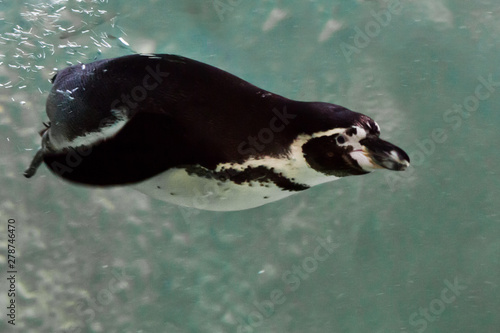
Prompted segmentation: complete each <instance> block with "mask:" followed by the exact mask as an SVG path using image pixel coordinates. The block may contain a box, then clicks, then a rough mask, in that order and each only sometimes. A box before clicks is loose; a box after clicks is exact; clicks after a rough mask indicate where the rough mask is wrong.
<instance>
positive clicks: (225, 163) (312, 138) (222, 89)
mask: <svg viewBox="0 0 500 333" xmlns="http://www.w3.org/2000/svg"><path fill="white" fill-rule="evenodd" d="M51 82H52V83H53V86H52V89H51V91H50V93H49V95H48V98H47V102H46V111H47V116H48V119H49V123H48V124H46V126H45V129H44V130H42V131H41V132H40V135H41V137H42V140H41V148H40V149H39V150H38V151H37V153H36V155H35V156H34V158H33V161H32V162H31V164H30V166H29V168H28V169H27V170H26V171H25V173H24V175H25V176H26V177H27V178H30V177H32V176H33V175H34V174H35V172H36V170H37V168H38V167H39V166H40V165H41V164H42V162H43V163H45V165H46V166H47V167H48V168H49V170H50V171H51V172H52V173H54V174H55V175H57V176H59V177H61V178H63V179H65V180H67V181H70V182H73V183H79V184H85V185H92V186H101V187H109V186H120V185H127V186H128V185H130V186H132V187H134V188H136V189H137V190H139V191H141V192H143V193H146V194H148V195H150V196H152V197H154V198H157V199H160V200H163V201H167V202H170V203H174V204H177V205H181V206H186V207H194V208H198V209H203V210H212V211H237V210H245V209H250V208H254V207H259V206H262V205H265V204H267V203H271V202H274V201H277V200H280V199H283V198H286V197H288V196H290V195H293V194H296V193H299V192H302V191H305V190H307V189H309V188H311V187H313V186H316V185H318V184H322V183H325V182H330V181H333V180H337V179H339V178H342V177H346V176H355V175H363V174H367V173H370V172H372V171H374V170H376V169H387V170H394V171H402V170H405V169H406V168H407V167H408V166H409V164H410V159H409V157H408V155H407V154H406V153H405V152H404V151H403V150H402V149H401V148H399V147H397V146H395V145H393V144H391V143H389V142H387V141H384V140H382V139H380V127H379V125H378V124H377V123H376V122H375V121H374V120H373V119H371V118H370V117H368V116H366V115H363V114H361V113H357V112H354V111H351V110H349V109H347V108H345V107H342V106H340V105H335V104H330V103H323V102H301V101H295V100H291V99H288V98H285V97H283V96H280V95H277V94H273V93H271V92H269V91H266V90H264V89H261V88H259V87H257V86H254V85H252V84H250V83H248V82H246V81H244V80H242V79H240V78H238V77H236V76H234V75H232V74H230V73H228V72H225V71H223V70H221V69H218V68H216V67H213V66H210V65H208V64H204V63H201V62H198V61H195V60H192V59H189V58H185V57H182V56H177V55H170V54H134V55H127V56H123V57H118V58H113V59H104V60H98V61H95V62H92V63H88V64H78V65H74V66H71V67H67V68H65V69H62V70H60V71H58V72H57V74H56V75H55V76H54V77H53V78H52V80H51Z"/></svg>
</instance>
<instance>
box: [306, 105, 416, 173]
mask: <svg viewBox="0 0 500 333" xmlns="http://www.w3.org/2000/svg"><path fill="white" fill-rule="evenodd" d="M351 113H352V114H355V115H359V116H358V117H355V118H356V121H355V122H353V123H352V125H351V126H346V127H336V128H333V129H331V130H327V131H322V132H316V133H313V134H312V135H311V136H310V138H309V140H307V141H306V143H305V144H304V145H303V146H302V152H303V154H304V158H305V160H306V161H307V163H308V164H309V166H310V167H312V168H313V169H315V170H316V171H318V172H321V173H323V174H325V175H328V176H336V177H345V176H351V175H362V174H366V173H369V172H371V171H373V170H375V169H389V170H395V171H403V170H405V169H406V168H407V167H408V166H409V165H410V158H409V157H408V155H407V154H406V153H405V152H404V151H403V150H402V149H401V148H399V147H397V146H395V145H393V144H392V143H389V142H387V141H384V140H382V139H380V137H379V136H380V127H379V125H378V124H377V123H376V122H375V121H374V120H373V119H371V118H369V117H367V116H365V115H362V114H358V113H355V112H352V111H351Z"/></svg>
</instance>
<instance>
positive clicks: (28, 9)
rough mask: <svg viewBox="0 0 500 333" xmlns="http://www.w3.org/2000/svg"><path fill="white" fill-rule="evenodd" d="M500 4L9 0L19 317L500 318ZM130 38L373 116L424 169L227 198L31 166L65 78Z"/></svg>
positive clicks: (1, 11) (4, 203)
mask: <svg viewBox="0 0 500 333" xmlns="http://www.w3.org/2000/svg"><path fill="white" fill-rule="evenodd" d="M499 15H500V3H498V2H496V1H493V0H477V1H454V0H419V1H416V0H414V1H410V0H385V1H383V0H378V1H377V0H373V1H362V0H357V1H354V0H342V1H341V0H334V1H326V0H322V1H320V0H318V1H313V0H311V1H294V2H293V4H292V2H291V1H266V0H261V1H244V0H216V1H212V0H205V1H201V0H198V1H195V0H183V1H161V0H144V1H125V0H109V1H107V0H93V1H90V0H87V1H84V0H72V1H62V0H61V1H56V0H52V1H47V0H45V1H44V0H42V1H35V0H23V1H14V0H3V1H0V156H1V157H0V177H1V184H0V195H1V200H0V267H1V278H0V309H1V310H0V331H1V332H37V333H39V332H57V333H63V332H68V333H69V332H72V333H73V332H109V333H111V332H125V333H132V332H136V333H156V332H169V333H184V332H190V333H191V332H193V333H194V332H238V333H240V332H244V333H251V332H311V333H316V332H353V333H356V332H370V333H375V332H381V333H382V332H384V333H387V332H390V333H392V332H401V333H410V332H426V333H432V332H491V333H493V332H500V289H499V284H500V216H499V213H498V211H499V204H500V200H499V196H500V191H499V187H500V177H499V171H500V153H499V144H500V131H499V129H498V126H499V125H500V112H499V110H500V47H499V46H500V20H499ZM133 52H141V53H172V54H178V55H183V56H186V57H189V58H193V59H196V60H199V61H202V62H205V63H208V64H211V65H214V66H216V67H219V68H221V69H224V70H226V71H228V72H230V73H232V74H235V75H237V76H239V77H241V78H243V79H245V80H247V81H249V82H251V83H253V84H255V85H257V86H259V87H261V88H263V89H266V90H269V91H272V92H274V93H277V94H280V95H283V96H286V97H288V98H292V99H296V100H305V101H323V102H330V103H335V104H340V105H343V106H345V107H347V108H350V109H352V110H355V111H358V112H361V113H364V114H366V115H369V116H370V117H372V118H373V119H375V120H376V121H377V122H378V123H379V125H380V126H381V128H382V138H384V139H386V140H388V141H390V142H392V143H394V144H397V145H398V146H400V147H401V148H403V149H404V150H405V151H407V152H408V153H409V155H410V158H411V162H412V166H411V168H409V169H408V170H407V171H405V172H401V173H396V172H390V171H377V172H374V173H372V174H370V175H365V176H362V177H348V178H344V179H341V180H339V181H336V182H333V183H327V184H323V185H321V186H317V187H315V188H312V189H310V190H308V191H305V192H302V193H300V194H297V195H294V196H292V197H289V198H286V199H284V200H281V201H278V202H275V203H272V204H268V205H266V206H262V207H259V208H255V209H251V210H246V211H239V212H225V213H224V212H209V211H201V210H196V209H189V208H182V207H178V206H174V205H171V204H168V203H164V202H161V201H158V200H155V199H152V198H150V197H147V196H145V195H144V194H142V193H139V192H137V191H134V190H132V189H130V188H120V187H115V188H112V189H102V188H90V187H84V186H77V185H73V184H70V183H67V182H65V181H63V180H61V179H59V178H58V177H56V176H54V175H53V174H51V173H50V172H49V171H48V170H47V168H46V167H45V166H42V167H41V168H40V170H39V171H38V173H37V174H36V176H34V177H33V178H32V179H29V180H27V179H25V178H24V177H23V175H22V173H23V171H24V169H25V168H26V167H27V166H28V164H29V162H30V161H31V158H32V156H33V155H34V153H35V150H36V149H37V148H38V147H39V144H40V137H39V135H38V132H39V131H40V130H41V129H42V128H43V125H42V122H43V121H47V120H48V118H47V116H46V114H45V100H46V97H47V94H48V91H49V90H50V88H51V83H50V82H49V79H50V78H51V77H52V76H53V75H54V73H55V71H56V70H57V69H62V68H64V67H66V66H68V65H71V64H77V63H80V62H82V63H85V62H92V61H94V60H95V59H103V58H110V57H116V56H120V55H126V54H131V53H133ZM13 221H14V222H13ZM9 225H12V227H9ZM14 227H15V231H11V232H10V231H9V230H14V229H13V228H14ZM12 234H13V235H14V237H15V238H14V239H15V243H14V242H9V240H11V239H13V237H12V236H10V238H9V235H12ZM9 244H11V245H13V244H14V245H15V253H14V255H15V260H16V261H15V270H16V273H15V279H14V280H15V283H14V287H15V296H14V297H11V296H9V289H12V285H11V281H10V280H9V278H10V276H11V275H12V274H11V273H7V271H8V270H9V261H8V258H9V257H8V254H9V252H8V250H9V247H8V245H9ZM12 299H14V300H15V306H16V310H15V321H14V323H15V325H12V317H9V316H8V314H9V312H10V309H8V308H7V307H8V306H9V305H10V302H11V301H12ZM9 321H11V323H9Z"/></svg>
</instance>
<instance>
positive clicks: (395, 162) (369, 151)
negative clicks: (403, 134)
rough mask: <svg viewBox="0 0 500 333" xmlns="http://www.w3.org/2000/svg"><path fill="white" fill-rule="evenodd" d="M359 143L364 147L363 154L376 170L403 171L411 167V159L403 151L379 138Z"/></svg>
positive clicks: (371, 138) (374, 137) (373, 137)
mask: <svg viewBox="0 0 500 333" xmlns="http://www.w3.org/2000/svg"><path fill="white" fill-rule="evenodd" d="M359 143H360V144H362V145H363V153H364V155H365V156H366V157H367V158H368V159H369V160H370V162H371V163H372V164H373V166H374V168H385V169H389V170H395V171H403V170H405V169H406V168H407V167H408V166H409V165H410V158H409V157H408V154H406V153H405V151H404V150H403V149H401V148H399V147H397V146H395V145H393V144H392V143H390V142H387V141H384V140H381V139H379V138H378V137H377V136H369V137H367V138H366V139H363V140H361V141H360V142H359Z"/></svg>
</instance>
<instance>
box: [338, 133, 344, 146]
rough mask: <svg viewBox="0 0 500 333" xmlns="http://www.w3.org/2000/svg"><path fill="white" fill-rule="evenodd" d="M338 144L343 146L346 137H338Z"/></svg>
mask: <svg viewBox="0 0 500 333" xmlns="http://www.w3.org/2000/svg"><path fill="white" fill-rule="evenodd" d="M337 143H338V144H339V145H341V144H343V143H345V137H344V136H343V135H339V136H338V137H337Z"/></svg>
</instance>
